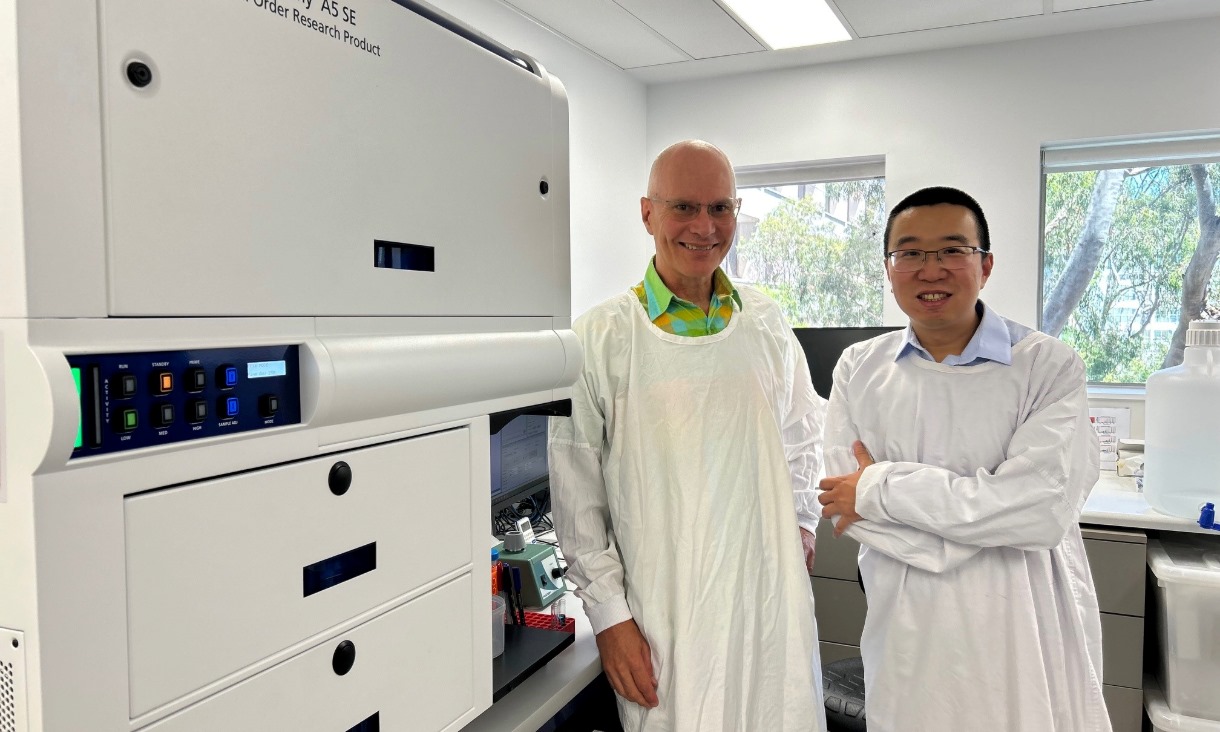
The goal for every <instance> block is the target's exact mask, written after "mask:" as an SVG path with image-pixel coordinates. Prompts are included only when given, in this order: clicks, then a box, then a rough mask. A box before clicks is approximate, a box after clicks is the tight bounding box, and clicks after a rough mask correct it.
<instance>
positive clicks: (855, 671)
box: [822, 569, 868, 732]
mask: <svg viewBox="0 0 1220 732" xmlns="http://www.w3.org/2000/svg"><path fill="white" fill-rule="evenodd" d="M856 581H857V582H859V583H860V590H861V591H864V578H863V577H862V576H861V575H860V570H858V569H857V570H856ZM867 595H868V593H867V592H865V596H867ZM822 698H823V702H824V703H825V705H826V729H827V730H828V732H867V729H868V723H867V721H866V720H865V716H864V659H862V658H859V657H857V658H844V659H842V660H840V661H835V662H833V663H828V664H825V665H823V666H822Z"/></svg>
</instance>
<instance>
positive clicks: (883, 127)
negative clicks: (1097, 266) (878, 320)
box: [648, 19, 1220, 325]
mask: <svg viewBox="0 0 1220 732" xmlns="http://www.w3.org/2000/svg"><path fill="white" fill-rule="evenodd" d="M1218 38H1220V20H1210V19H1209V20H1204V21H1191V22H1183V23H1168V24H1162V25H1154V26H1144V27H1142V28H1130V29H1120V30H1112V31H1103V32H1095V33H1086V34H1078V35H1070V36H1057V37H1050V38H1044V39H1038V40H1031V41H1019V42H1012V43H1005V44H996V45H991V46H981V47H975V48H963V49H952V50H945V51H935V52H925V53H919V54H911V55H906V56H893V57H887V58H879V59H868V60H861V61H851V62H844V63H839V64H830V65H821V66H810V67H804V68H799V69H788V70H779V71H768V72H761V73H756V74H748V75H741V76H733V77H723V78H718V79H711V80H703V81H696V82H679V83H673V84H665V85H656V86H652V87H650V88H649V90H648V150H649V153H650V154H655V153H656V152H659V151H660V150H661V149H663V148H664V147H665V146H666V145H668V144H670V143H671V142H673V141H675V140H679V139H683V138H688V137H698V138H703V139H706V140H709V141H711V142H713V143H715V144H717V145H720V146H721V147H723V148H724V149H725V151H726V152H727V153H728V155H729V157H730V159H732V161H733V163H734V164H735V165H758V164H767V163H782V162H793V161H806V160H823V159H834V158H841V157H854V156H866V155H867V156H875V155H884V156H885V158H886V178H887V196H888V197H889V202H890V205H893V204H895V203H897V202H898V201H899V200H900V199H901V198H902V197H903V196H905V195H906V194H908V193H910V192H912V191H914V190H916V189H918V188H921V187H923V186H928V185H950V186H956V187H959V188H962V189H964V190H966V191H967V192H969V193H971V194H973V195H974V196H975V197H976V198H977V199H978V200H979V202H980V203H981V204H982V206H983V210H984V211H985V212H986V213H987V217H988V222H989V224H990V226H991V232H992V242H993V249H994V251H995V252H996V268H995V272H994V274H993V276H992V278H991V281H990V282H989V283H988V285H987V288H986V290H985V291H984V293H983V297H984V299H986V300H987V301H988V302H989V303H990V304H992V305H994V306H996V307H997V309H999V310H1001V311H1002V312H1003V313H1004V314H1006V315H1008V316H1009V317H1011V318H1014V319H1017V320H1020V321H1022V322H1025V323H1027V324H1030V325H1035V324H1036V323H1037V317H1038V302H1039V294H1038V288H1039V254H1038V246H1039V228H1040V225H1041V223H1040V221H1041V212H1040V207H1041V169H1040V157H1039V151H1040V148H1041V146H1042V145H1043V144H1044V143H1047V142H1057V141H1067V140H1080V139H1089V138H1100V137H1110V136H1124V135H1146V134H1155V133H1163V132H1170V131H1183V130H1203V129H1216V128H1220V94H1217V93H1216V69H1217V68H1220V43H1218V42H1217V40H1216V39H1218ZM880 265H881V263H880V261H878V266H880ZM886 322H887V323H890V324H903V323H905V318H903V316H902V313H901V312H900V311H899V310H898V308H897V306H895V305H894V304H893V302H892V300H891V299H889V298H887V302H886Z"/></svg>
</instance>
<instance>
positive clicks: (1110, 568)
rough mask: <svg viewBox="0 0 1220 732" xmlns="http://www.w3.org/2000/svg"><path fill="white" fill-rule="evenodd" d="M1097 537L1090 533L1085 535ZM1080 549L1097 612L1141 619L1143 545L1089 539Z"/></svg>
mask: <svg viewBox="0 0 1220 732" xmlns="http://www.w3.org/2000/svg"><path fill="white" fill-rule="evenodd" d="M1097 533H1099V532H1094V531H1090V532H1089V535H1090V536H1092V535H1096V534H1097ZM1084 549H1085V552H1086V553H1087V554H1088V555H1089V568H1090V570H1091V571H1092V573H1093V585H1094V586H1095V587H1096V588H1097V602H1098V604H1099V605H1100V606H1101V611H1102V612H1103V613H1118V614H1120V615H1136V616H1139V617H1143V615H1144V575H1145V573H1146V571H1147V570H1146V565H1147V562H1148V547H1147V545H1146V544H1142V543H1132V542H1129V541H1107V540H1101V539H1092V538H1090V539H1085V540H1084Z"/></svg>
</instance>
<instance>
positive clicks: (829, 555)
mask: <svg viewBox="0 0 1220 732" xmlns="http://www.w3.org/2000/svg"><path fill="white" fill-rule="evenodd" d="M817 546H818V548H817V556H816V557H815V558H814V561H813V576H814V577H832V578H834V579H841V580H851V581H852V582H855V581H856V568H857V566H858V565H857V564H856V557H857V556H858V555H859V554H860V543H859V542H857V541H856V540H855V539H852V538H850V537H847V536H839V537H836V536H835V527H834V524H832V523H830V520H829V519H822V520H821V522H819V523H818V545H817Z"/></svg>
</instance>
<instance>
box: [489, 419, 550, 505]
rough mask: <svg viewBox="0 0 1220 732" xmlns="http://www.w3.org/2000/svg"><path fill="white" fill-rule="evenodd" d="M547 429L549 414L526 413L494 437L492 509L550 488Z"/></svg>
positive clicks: (492, 445) (492, 448)
mask: <svg viewBox="0 0 1220 732" xmlns="http://www.w3.org/2000/svg"><path fill="white" fill-rule="evenodd" d="M546 430H547V418H546V417H544V416H539V415H534V414H523V415H521V416H519V417H516V418H515V419H513V421H511V422H509V423H508V424H507V425H505V426H504V428H503V429H502V430H500V431H499V432H497V433H496V434H494V435H492V436H491V506H492V511H493V512H495V511H497V510H499V509H500V508H503V507H505V506H508V505H510V504H512V503H514V502H516V501H521V500H524V499H525V498H528V497H529V496H531V495H533V494H535V493H538V492H539V491H543V490H546V489H547V488H549V487H550V480H549V477H548V473H547V461H546V439H547V432H546Z"/></svg>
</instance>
